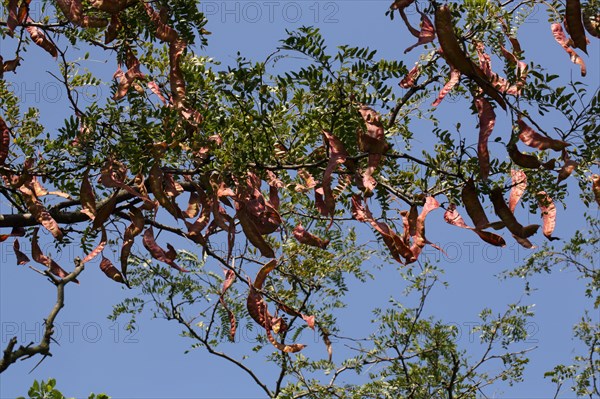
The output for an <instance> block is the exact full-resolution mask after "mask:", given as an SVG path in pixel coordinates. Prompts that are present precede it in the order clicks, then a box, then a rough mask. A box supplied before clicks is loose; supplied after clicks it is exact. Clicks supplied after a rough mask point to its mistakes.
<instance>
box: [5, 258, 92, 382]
mask: <svg viewBox="0 0 600 399" xmlns="http://www.w3.org/2000/svg"><path fill="white" fill-rule="evenodd" d="M83 269H84V264H83V262H82V261H81V259H79V258H75V270H73V271H72V272H71V273H69V275H67V276H66V277H65V278H63V279H59V278H57V277H55V276H53V275H52V274H50V271H49V270H46V271H45V272H44V274H45V275H46V276H47V277H48V278H49V280H50V281H51V282H52V284H54V285H55V286H56V303H55V304H54V307H53V308H52V310H51V311H50V313H49V314H48V317H47V318H46V320H45V325H46V328H45V329H44V336H43V337H42V340H41V341H40V343H39V344H37V345H35V346H32V345H33V342H32V343H30V344H29V345H27V346H23V345H21V346H19V348H18V349H17V350H14V348H15V346H16V345H17V337H12V338H11V339H10V341H9V342H8V345H7V346H6V349H4V356H3V357H2V359H1V360H0V373H2V372H4V371H5V370H6V369H7V368H8V367H9V366H10V365H11V364H13V363H15V362H16V361H17V360H19V359H22V360H24V359H28V358H30V357H33V356H35V355H43V356H44V357H46V356H52V354H51V353H50V341H51V340H52V334H54V320H56V317H57V316H58V313H59V312H60V310H61V309H62V308H63V307H64V306H65V286H66V285H67V284H69V283H70V282H72V281H74V280H75V279H76V278H77V276H79V274H80V273H81V272H82V271H83Z"/></svg>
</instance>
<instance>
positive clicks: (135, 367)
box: [0, 1, 600, 399]
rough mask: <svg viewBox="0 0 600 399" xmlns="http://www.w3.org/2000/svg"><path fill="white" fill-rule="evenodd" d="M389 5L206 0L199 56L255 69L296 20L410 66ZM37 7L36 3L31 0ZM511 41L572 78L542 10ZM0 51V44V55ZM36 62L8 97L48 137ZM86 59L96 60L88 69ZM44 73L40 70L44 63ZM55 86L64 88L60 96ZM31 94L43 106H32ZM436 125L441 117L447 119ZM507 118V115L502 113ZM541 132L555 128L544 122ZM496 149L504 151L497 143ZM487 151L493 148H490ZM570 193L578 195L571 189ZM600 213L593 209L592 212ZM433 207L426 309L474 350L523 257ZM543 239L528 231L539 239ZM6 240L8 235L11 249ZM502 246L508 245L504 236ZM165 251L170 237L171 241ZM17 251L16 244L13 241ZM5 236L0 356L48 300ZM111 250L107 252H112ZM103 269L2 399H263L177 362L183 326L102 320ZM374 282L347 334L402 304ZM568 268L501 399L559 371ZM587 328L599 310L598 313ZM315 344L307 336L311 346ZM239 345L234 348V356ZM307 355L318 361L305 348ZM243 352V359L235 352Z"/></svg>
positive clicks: (575, 219) (228, 368) (206, 360)
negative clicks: (506, 274)
mask: <svg viewBox="0 0 600 399" xmlns="http://www.w3.org/2000/svg"><path fill="white" fill-rule="evenodd" d="M390 2H391V1H344V2H332V1H295V2H275V1H273V2H270V1H264V2H262V1H258V2H254V1H242V2H236V1H214V2H202V4H201V7H202V9H203V10H204V11H205V12H206V13H207V15H208V18H209V23H208V25H207V27H206V28H207V29H208V30H209V31H211V32H212V35H211V36H210V37H209V46H208V47H207V48H206V49H205V50H201V51H198V54H200V55H208V56H210V57H213V58H214V59H216V60H220V61H223V62H224V63H225V64H226V63H229V62H232V61H233V60H234V58H235V56H236V53H237V51H240V52H241V53H242V54H243V55H246V56H247V57H248V58H250V59H252V60H257V61H258V60H263V59H264V58H265V57H266V56H267V55H268V54H269V53H270V52H271V51H272V50H273V49H274V48H275V47H276V46H277V44H278V41H279V40H280V39H283V38H284V37H285V30H286V29H295V28H298V27H300V26H302V25H316V26H318V27H319V28H321V31H322V33H323V35H324V37H325V39H326V41H327V43H328V45H329V47H330V48H334V47H335V46H336V45H340V44H351V45H354V46H369V47H370V48H372V49H377V50H378V55H379V57H382V58H391V59H393V58H396V59H400V60H403V61H404V62H405V63H406V64H407V65H408V66H411V65H412V64H413V63H414V62H415V61H416V59H417V57H418V56H419V54H420V52H419V49H416V50H413V52H411V53H409V54H408V55H404V54H402V52H403V50H404V48H406V47H407V46H408V45H410V44H412V43H413V42H414V38H413V37H412V36H410V35H409V34H408V33H407V30H406V28H405V27H404V26H403V24H402V23H401V22H400V20H399V18H396V19H395V20H394V21H390V20H389V18H387V17H386V16H385V15H384V13H385V11H386V9H387V7H388V6H389V3H390ZM32 4H35V1H34V2H33V3H32ZM522 33H524V34H522V35H521V36H520V38H521V43H522V45H523V47H524V49H525V52H526V57H527V60H535V61H536V62H537V63H539V64H542V65H545V66H546V67H548V68H550V70H551V71H553V72H555V73H558V74H560V75H561V79H562V78H565V79H568V77H569V76H570V75H571V74H572V75H573V76H574V77H575V78H577V77H578V76H579V72H578V70H577V67H576V66H574V65H573V64H571V63H570V62H569V60H568V56H567V55H566V53H564V51H563V50H562V49H561V48H560V47H559V46H558V44H556V43H555V42H554V40H553V38H552V35H551V32H550V28H549V24H548V23H547V22H546V17H545V12H543V11H542V10H540V11H539V12H536V13H535V15H533V16H532V17H531V18H530V20H528V23H527V24H526V25H525V27H524V28H523V32H522ZM5 49H6V47H4V48H3V47H2V46H1V45H0V50H2V51H3V52H4V51H6V50H5ZM588 52H589V54H590V56H589V57H585V56H584V59H585V61H586V63H587V65H588V71H589V74H588V77H587V78H586V82H588V83H589V84H590V86H591V87H598V83H599V80H598V73H597V71H598V70H599V67H600V65H599V64H600V56H599V54H600V49H599V46H598V41H597V40H594V41H593V43H592V45H591V46H590V47H589V49H588ZM48 58H49V57H47V56H46V54H44V53H42V52H41V51H38V50H37V49H32V51H31V53H30V54H27V55H26V57H25V60H24V62H23V66H22V69H21V70H19V74H18V75H16V76H13V75H10V77H9V79H15V82H17V83H16V87H17V89H18V90H25V91H24V93H25V92H26V93H29V94H27V95H26V101H29V102H33V103H35V102H38V101H41V100H44V99H45V100H50V103H51V104H50V105H49V106H48V107H47V108H45V109H42V113H43V114H42V116H43V118H44V120H45V121H46V122H47V126H49V128H50V127H51V126H53V127H54V128H55V127H56V126H59V125H60V124H61V123H62V115H65V110H66V109H67V105H66V104H65V98H64V93H61V92H57V93H56V94H54V92H53V91H51V90H53V87H56V88H58V85H56V86H53V83H52V82H53V78H52V77H51V76H49V75H48V74H47V73H46V72H45V71H46V70H51V71H56V67H55V66H54V65H53V64H52V63H51V62H49V61H48ZM90 64H92V63H90ZM41 65H43V67H41ZM115 66H116V63H115V62H114V61H113V60H110V61H109V62H108V63H107V64H104V63H102V62H96V63H94V64H92V67H93V68H94V69H101V70H102V71H104V72H105V73H106V75H107V76H110V75H112V73H113V72H114V68H115ZM58 90H60V89H59V88H58ZM40 99H41V100H40ZM457 115H460V118H462V119H463V120H464V121H465V122H464V123H463V126H469V125H470V126H472V130H473V132H475V126H476V121H475V119H474V117H473V116H472V115H469V114H468V113H465V107H461V106H460V105H459V104H452V103H451V102H445V103H443V104H442V105H441V106H440V108H439V110H438V115H437V116H438V118H439V119H440V120H442V121H444V120H448V121H451V122H450V123H455V121H456V117H457ZM503 116H504V115H500V114H499V118H498V119H499V121H498V125H497V128H496V130H495V131H494V134H493V136H492V139H491V140H490V142H492V141H493V139H494V138H495V137H498V136H502V137H506V136H507V130H506V129H510V127H508V126H507V124H506V121H505V120H504V121H502V120H501V119H503ZM445 118H446V119H445ZM504 119H507V118H504ZM543 122H544V123H545V125H546V126H551V125H552V124H553V123H554V121H543ZM425 129H426V127H425V126H424V127H423V130H424V131H423V132H419V134H416V136H419V138H418V140H420V141H421V142H422V145H424V146H426V145H427V144H429V143H430V140H431V139H432V138H433V135H432V134H430V133H429V132H428V131H426V130H425ZM498 145H501V144H498ZM491 150H492V151H493V146H492V147H491ZM570 184H571V185H572V190H571V191H572V192H573V193H578V192H579V189H578V188H577V187H576V185H575V184H573V182H571V183H570ZM0 207H1V210H2V213H7V212H9V210H8V209H9V208H8V206H7V204H6V203H2V204H0ZM583 211H584V207H583V205H582V204H580V202H579V200H578V199H577V198H576V195H574V196H573V198H572V199H570V200H569V201H568V209H566V210H565V209H563V208H562V207H561V206H559V207H558V219H557V220H558V227H557V231H556V233H557V235H558V236H560V237H569V236H571V235H572V234H573V232H574V231H575V230H576V229H577V228H578V227H580V226H582V225H583V218H582V213H583ZM592 212H597V211H592ZM442 214H443V211H441V210H438V211H435V213H432V215H431V216H430V217H429V220H428V226H427V227H428V238H429V239H430V240H432V241H434V242H436V243H439V244H440V245H441V246H442V247H443V248H444V249H445V250H446V252H447V255H440V254H439V253H437V252H434V250H427V252H426V255H428V256H430V257H432V258H436V257H440V261H441V263H440V267H442V268H443V269H444V270H445V272H446V273H445V279H446V280H447V281H448V282H449V284H450V285H449V287H448V288H443V287H441V286H440V287H438V289H437V290H434V292H433V294H432V296H431V298H430V301H429V304H428V305H427V307H426V312H427V313H428V314H432V315H435V316H437V317H440V318H442V319H443V320H444V321H447V322H452V323H454V324H455V325H457V326H458V327H459V331H461V337H460V339H459V344H460V345H461V346H462V347H464V348H467V349H469V348H471V349H473V350H475V351H476V350H477V346H476V345H475V344H474V343H473V342H472V338H473V337H472V336H471V335H470V334H469V326H471V325H472V323H474V322H476V321H477V320H478V318H477V314H478V313H479V311H480V310H481V309H482V308H484V307H491V308H492V309H494V310H495V311H496V312H501V311H503V310H504V307H505V305H506V304H508V303H513V302H516V301H518V300H519V298H521V297H522V293H523V285H524V284H523V282H522V281H517V280H509V281H500V280H498V278H497V277H496V275H497V274H499V273H500V272H502V271H503V270H506V269H508V268H510V267H513V266H515V265H517V264H519V261H521V260H522V259H524V258H525V257H526V256H527V255H528V254H529V251H527V250H525V249H523V248H521V247H517V246H516V245H513V243H512V242H510V241H509V245H508V246H507V247H506V248H504V249H502V250H497V249H496V248H491V247H489V246H486V245H484V243H482V242H481V241H480V240H479V239H478V238H477V237H476V236H475V235H474V234H472V233H471V232H469V231H466V230H461V229H458V228H455V227H453V226H449V225H446V224H444V223H443V221H442ZM518 215H520V217H521V218H523V219H524V221H527V222H528V223H537V219H536V216H534V215H528V214H527V213H526V212H525V211H524V210H523V209H520V210H519V211H518ZM360 233H361V239H363V240H364V241H368V240H372V239H373V234H372V233H371V232H370V231H369V230H361V231H360ZM540 237H541V234H538V236H536V239H537V240H538V244H541V242H540V240H541V239H542V238H540ZM9 241H10V240H9ZM507 241H508V240H507ZM173 243H175V242H173ZM22 244H23V242H22ZM11 245H12V241H11V242H5V243H2V244H0V257H1V260H0V262H1V267H0V322H1V328H2V329H1V337H0V346H1V347H2V348H4V346H5V345H6V342H7V341H8V339H9V338H10V336H12V335H14V334H16V335H17V336H18V337H19V338H20V342H27V341H30V340H31V341H37V340H39V337H40V334H41V331H42V328H43V327H42V326H41V321H42V320H43V318H44V317H45V315H46V314H47V312H48V310H49V308H50V306H51V305H52V303H53V300H54V295H55V294H54V290H53V287H52V286H51V285H50V284H48V283H47V282H46V281H45V280H44V279H43V278H40V276H38V275H37V274H35V273H33V272H31V271H30V270H29V269H26V268H24V267H17V266H16V265H15V261H14V257H13V255H12V249H11ZM115 249H116V248H115ZM79 251H80V250H79V249H78V248H76V247H69V248H67V251H66V253H64V254H62V255H61V258H59V259H56V260H57V261H59V262H60V260H61V259H62V261H63V263H64V264H65V265H68V264H69V263H70V259H72V258H73V257H75V256H80V255H81V253H80V252H79ZM98 262H99V260H95V261H93V262H91V263H90V265H89V266H88V267H87V270H86V271H85V273H84V276H83V277H82V279H81V280H82V284H81V285H80V286H69V287H68V290H67V296H66V304H67V306H66V307H65V309H64V310H63V311H62V312H61V313H60V316H59V318H58V322H57V325H58V329H57V331H60V336H59V337H57V340H58V342H59V343H60V346H57V345H55V346H53V349H52V352H53V354H54V356H53V357H52V358H49V359H46V360H45V361H44V362H43V363H42V364H41V365H40V366H39V367H38V368H37V369H36V370H35V371H34V372H32V373H31V374H28V372H29V370H30V369H31V368H32V367H33V366H34V365H35V363H36V361H37V360H38V359H33V360H29V361H26V362H19V363H17V364H16V365H13V366H12V367H11V368H9V369H8V370H7V371H6V372H5V373H3V374H2V375H0V397H1V398H13V397H15V396H18V395H24V394H26V392H27V388H28V387H29V386H30V385H31V382H32V381H33V379H47V378H49V377H53V378H56V379H57V381H58V388H59V389H60V390H62V391H63V393H64V394H66V395H67V396H77V397H83V396H86V397H87V395H88V394H89V393H90V392H97V393H98V392H106V393H107V394H109V395H111V396H113V397H115V398H132V397H135V398H207V399H208V398H261V397H263V396H262V395H261V391H260V390H259V389H258V388H257V387H256V386H255V385H254V384H253V383H252V381H251V380H250V379H249V378H247V377H246V376H245V375H243V374H241V373H240V372H238V371H237V369H236V368H235V367H234V366H232V365H230V364H228V363H226V362H224V361H223V360H220V359H218V358H216V357H211V356H209V355H208V354H206V353H205V352H203V351H201V350H197V351H192V352H190V353H189V354H185V355H184V354H183V352H184V351H185V350H187V349H188V348H189V344H190V342H189V341H187V340H185V339H183V338H181V337H179V332H180V329H179V327H178V326H177V325H175V324H169V323H167V322H166V321H162V320H150V319H149V317H148V315H146V316H145V317H143V318H141V319H140V323H139V330H138V331H137V333H136V334H135V335H133V336H131V335H129V334H128V333H126V331H125V330H124V321H118V322H112V321H109V320H108V319H107V318H106V316H107V315H108V314H109V313H110V312H111V308H112V305H113V304H114V303H117V302H118V301H119V300H120V299H122V298H124V297H125V296H126V295H127V294H128V293H127V292H125V291H124V290H123V289H122V288H121V287H120V286H118V285H116V284H114V283H111V282H110V281H109V280H107V279H106V278H105V277H104V276H103V275H102V273H101V272H100V270H99V269H98V268H97V264H98ZM376 274H377V278H376V279H375V280H374V281H372V282H369V283H367V284H359V283H356V282H354V283H353V284H352V292H353V294H352V295H351V299H350V302H349V307H348V309H346V310H344V311H342V312H340V319H343V322H342V324H343V325H344V326H346V327H347V328H348V329H349V331H350V332H351V333H352V334H359V333H360V330H361V329H364V328H366V327H368V324H369V321H370V320H371V319H372V315H371V314H370V311H371V309H372V307H375V306H385V304H386V302H387V300H388V299H389V298H390V297H391V296H394V297H396V298H401V287H402V281H401V277H400V276H399V274H398V272H397V270H396V268H395V265H390V267H384V268H382V269H381V270H380V271H378V272H377V273H376ZM576 277H577V276H576V275H575V274H574V273H572V272H563V273H560V272H555V273H553V274H551V275H543V276H539V277H536V278H535V279H534V280H533V283H534V284H535V288H538V291H536V292H534V293H533V294H532V296H530V297H526V298H524V299H523V304H535V305H536V306H535V311H536V317H535V319H534V320H533V323H531V325H530V326H529V327H530V328H531V331H532V333H533V336H532V340H531V342H529V343H527V344H528V345H529V344H531V346H538V349H537V350H536V351H534V352H533V353H532V354H531V359H532V360H531V364H530V366H529V367H528V371H527V374H526V380H525V382H524V383H522V384H520V385H518V386H516V387H503V388H506V390H505V394H504V395H502V397H505V398H509V397H513V398H516V397H521V398H540V397H548V396H551V395H552V394H553V389H554V387H553V386H552V385H550V384H549V383H547V382H545V381H543V379H542V375H543V372H544V371H546V370H548V369H550V368H551V367H552V366H553V365H554V364H556V363H560V362H568V361H569V360H570V358H571V357H572V355H573V350H574V349H575V348H577V346H576V343H575V342H574V341H572V340H571V327H572V325H573V324H575V323H576V322H577V321H578V319H579V317H580V315H581V314H582V313H583V308H584V307H589V303H588V301H586V300H585V299H584V297H583V284H582V282H581V281H578V280H577V278H576ZM594 316H595V317H596V318H597V319H598V318H600V315H599V314H598V313H597V312H596V314H595V315H594ZM307 338H309V340H313V338H312V337H307ZM310 344H311V352H310V353H311V354H313V353H314V354H315V355H316V356H322V354H319V350H320V349H321V348H320V343H318V342H314V343H313V342H310ZM237 345H238V346H235V345H232V346H230V347H229V348H228V349H231V350H232V351H233V352H234V353H235V352H236V351H240V350H241V349H247V346H245V347H244V346H243V343H238V344H237ZM240 346H242V347H240ZM313 349H314V352H313V351H312V350H313ZM240 353H241V352H240ZM248 362H249V364H253V365H255V367H257V368H258V369H259V370H260V372H259V374H264V375H268V373H269V367H268V365H267V364H266V360H264V359H262V358H261V357H257V358H256V359H250V360H249V361H248Z"/></svg>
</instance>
